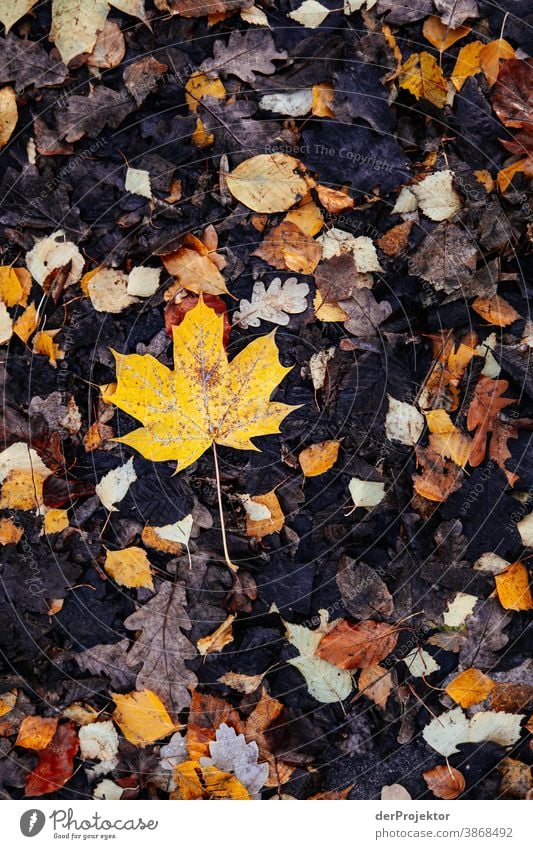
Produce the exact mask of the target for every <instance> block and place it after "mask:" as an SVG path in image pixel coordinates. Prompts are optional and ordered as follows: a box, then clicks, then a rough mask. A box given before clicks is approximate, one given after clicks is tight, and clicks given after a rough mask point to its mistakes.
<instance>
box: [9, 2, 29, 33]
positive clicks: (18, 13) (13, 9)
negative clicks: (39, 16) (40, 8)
mask: <svg viewBox="0 0 533 849" xmlns="http://www.w3.org/2000/svg"><path fill="white" fill-rule="evenodd" d="M36 2H37V0H11V3H10V4H9V6H2V8H1V9H0V22H1V23H2V24H3V25H4V27H5V31H6V33H8V32H9V30H10V29H11V27H12V26H13V24H16V23H17V21H20V19H21V18H22V17H24V15H26V14H27V13H28V12H30V11H31V9H32V8H33V6H35V3H36Z"/></svg>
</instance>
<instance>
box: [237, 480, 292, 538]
mask: <svg viewBox="0 0 533 849" xmlns="http://www.w3.org/2000/svg"><path fill="white" fill-rule="evenodd" d="M242 503H243V506H244V509H245V510H246V534H247V535H248V536H249V537H255V538H256V539H262V538H263V537H265V536H268V535H269V534H277V533H278V532H279V531H280V530H281V529H282V527H283V525H284V524H285V516H284V514H283V511H282V509H281V504H280V503H279V499H278V496H277V495H276V493H275V491H274V490H272V491H271V492H265V493H264V495H252V496H249V497H247V498H245V499H243V500H242ZM258 506H259V508H263V509H262V510H258V509H257V508H258Z"/></svg>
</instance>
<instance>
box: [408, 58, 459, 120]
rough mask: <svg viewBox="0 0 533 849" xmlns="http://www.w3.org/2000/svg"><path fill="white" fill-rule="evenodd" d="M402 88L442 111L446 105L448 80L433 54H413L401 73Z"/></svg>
mask: <svg viewBox="0 0 533 849" xmlns="http://www.w3.org/2000/svg"><path fill="white" fill-rule="evenodd" d="M400 88H405V89H407V91H410V92H411V94H413V95H414V96H415V97H416V99H417V100H420V98H421V97H422V98H424V100H429V101H430V103H433V105H434V106H437V107H438V108H439V109H442V108H443V107H444V106H445V105H446V100H447V97H448V87H447V85H446V79H445V77H444V75H443V73H442V71H441V69H440V68H439V66H438V64H437V61H436V59H435V58H434V56H432V55H431V53H427V52H426V51H423V52H422V53H412V54H411V56H410V57H409V59H408V60H407V61H406V62H404V64H403V65H402V68H401V71H400Z"/></svg>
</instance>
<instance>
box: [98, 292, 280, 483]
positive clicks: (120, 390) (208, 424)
mask: <svg viewBox="0 0 533 849" xmlns="http://www.w3.org/2000/svg"><path fill="white" fill-rule="evenodd" d="M223 330H224V320H223V318H221V317H220V316H217V314H216V313H215V311H214V310H212V309H210V308H209V307H207V306H206V305H205V304H204V303H203V301H202V300H200V301H199V303H198V304H197V306H196V307H194V308H193V309H192V310H190V311H189V312H188V313H187V314H186V316H185V318H184V319H183V321H182V323H181V324H180V325H179V327H175V328H173V332H174V362H175V369H176V371H175V372H172V371H170V369H168V368H167V367H166V366H164V365H162V364H161V363H159V362H158V361H157V360H155V359H154V358H153V357H151V356H150V355H145V356H139V355H137V354H130V355H122V354H117V353H115V359H116V362H117V389H116V391H115V393H114V394H113V395H112V396H111V398H110V400H111V401H112V402H113V404H115V405H116V406H117V407H119V408H120V409H122V410H124V411H125V412H127V413H129V415H131V416H133V417H134V418H139V419H140V420H141V421H142V422H143V424H144V427H142V428H138V429H137V430H134V431H132V432H131V433H129V434H128V435H126V436H123V437H120V439H118V440H117V441H119V442H122V443H124V444H126V445H130V446H131V447H132V448H135V449H136V450H137V451H139V452H140V453H141V454H143V456H145V457H147V458H148V459H150V460H153V461H154V460H177V461H178V468H179V469H180V470H181V469H184V468H186V467H187V466H190V465H191V463H193V462H194V461H195V460H196V459H197V458H198V457H200V456H201V455H202V454H203V453H204V451H206V450H207V448H209V447H210V446H211V445H212V444H214V443H215V442H216V443H218V444H219V445H227V446H229V447H232V448H238V449H241V450H252V451H256V450H258V449H257V448H256V447H255V445H254V444H253V443H252V442H251V441H250V439H251V438H252V437H254V436H260V435H263V434H265V433H278V432H279V425H280V423H281V421H282V420H283V419H284V418H285V416H286V415H288V413H290V412H291V411H292V410H293V409H295V408H294V407H291V406H289V405H288V404H281V403H275V402H270V401H269V400H268V398H269V396H270V395H271V393H272V392H273V391H274V389H275V388H276V386H277V385H278V383H279V382H280V381H281V380H282V378H283V377H284V376H285V375H286V374H287V373H288V372H289V371H290V369H288V368H284V367H283V366H282V365H281V363H280V362H279V360H278V352H277V347H276V344H275V342H274V339H273V337H272V336H266V337H265V336H263V337H260V338H258V339H256V340H254V341H253V342H250V344H249V345H248V346H247V347H246V348H245V349H244V350H243V351H241V353H240V354H238V355H237V356H236V357H235V358H234V359H233V360H232V361H231V363H228V360H227V356H226V353H225V351H224V349H223V347H222V335H223ZM176 378H177V379H178V381H179V382H178V383H177V384H176Z"/></svg>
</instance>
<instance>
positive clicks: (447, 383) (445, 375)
mask: <svg viewBox="0 0 533 849" xmlns="http://www.w3.org/2000/svg"><path fill="white" fill-rule="evenodd" d="M429 338H430V339H431V342H432V349H433V358H434V362H433V365H432V366H431V369H430V372H429V374H428V376H427V378H426V380H425V384H424V388H423V390H422V392H421V394H420V399H419V405H420V407H421V409H424V410H429V409H432V408H442V409H444V410H448V411H449V412H453V411H454V410H456V409H457V408H458V406H459V385H460V383H461V380H462V378H463V375H464V374H465V372H466V369H467V368H468V366H469V365H470V362H471V360H472V358H473V357H475V355H476V353H477V352H476V344H477V339H476V337H475V334H466V335H465V336H464V337H463V339H462V341H461V342H460V343H459V344H458V345H457V344H456V343H455V341H454V338H453V335H452V334H451V332H450V331H441V333H439V334H434V335H432V336H429Z"/></svg>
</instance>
